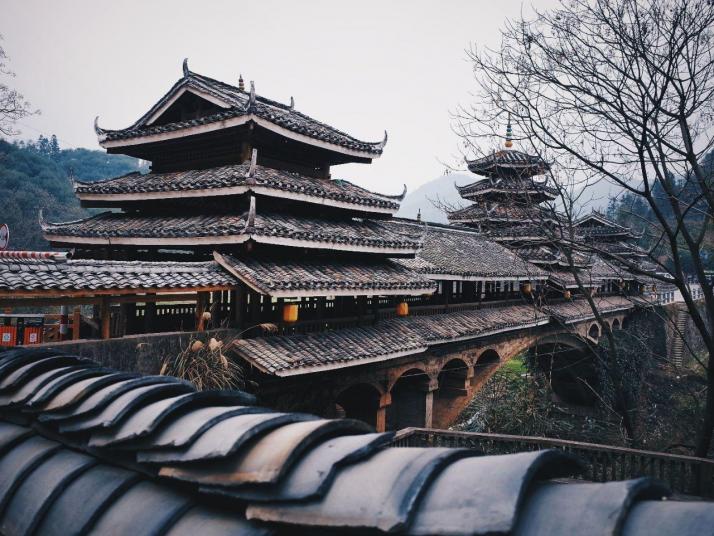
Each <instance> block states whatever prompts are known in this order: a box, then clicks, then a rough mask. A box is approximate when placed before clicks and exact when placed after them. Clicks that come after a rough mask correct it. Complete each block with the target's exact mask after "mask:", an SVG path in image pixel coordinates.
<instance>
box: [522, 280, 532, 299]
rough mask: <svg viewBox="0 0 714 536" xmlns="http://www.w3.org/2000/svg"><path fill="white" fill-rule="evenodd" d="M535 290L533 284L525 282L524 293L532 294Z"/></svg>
mask: <svg viewBox="0 0 714 536" xmlns="http://www.w3.org/2000/svg"><path fill="white" fill-rule="evenodd" d="M531 292H533V286H532V285H531V284H530V283H523V294H526V295H528V296H530V294H531Z"/></svg>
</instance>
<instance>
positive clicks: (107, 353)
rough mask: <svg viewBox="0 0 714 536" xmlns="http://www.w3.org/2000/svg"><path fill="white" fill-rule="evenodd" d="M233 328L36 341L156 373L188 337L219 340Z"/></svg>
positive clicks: (114, 365)
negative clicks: (93, 338) (91, 338)
mask: <svg viewBox="0 0 714 536" xmlns="http://www.w3.org/2000/svg"><path fill="white" fill-rule="evenodd" d="M232 336H234V331H233V330H228V329H218V330H212V331H206V332H201V333H198V332H191V331H176V332H172V333H150V334H143V335H127V336H125V337H121V338H117V339H106V340H78V341H63V342H54V343H46V344H42V345H38V347H40V346H41V347H45V348H55V349H58V350H62V351H64V352H67V353H69V354H74V355H79V356H82V357H87V358H89V359H93V360H94V361H97V362H98V363H101V364H102V365H104V366H106V367H111V368H115V369H118V370H123V371H126V372H139V373H141V374H158V373H159V370H160V369H161V363H162V362H163V360H164V359H165V358H166V357H168V356H175V355H178V354H179V353H180V352H181V351H182V350H184V349H185V348H186V347H187V346H188V345H189V342H190V341H191V339H199V340H202V341H204V342H206V341H208V339H210V338H211V337H215V338H217V339H219V340H226V339H230V338H232Z"/></svg>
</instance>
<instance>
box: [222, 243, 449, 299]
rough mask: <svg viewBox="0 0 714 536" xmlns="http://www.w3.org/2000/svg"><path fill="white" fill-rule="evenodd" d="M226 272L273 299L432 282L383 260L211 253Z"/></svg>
mask: <svg viewBox="0 0 714 536" xmlns="http://www.w3.org/2000/svg"><path fill="white" fill-rule="evenodd" d="M214 258H215V259H216V261H218V263H219V264H220V265H221V266H223V267H224V268H225V269H226V270H227V271H228V272H230V273H231V274H233V275H234V276H235V277H236V278H237V279H240V280H241V281H243V282H244V283H246V284H247V285H248V286H249V287H251V288H253V289H254V290H256V291H257V292H260V293H261V294H267V295H268V296H273V297H276V298H289V297H297V296H338V295H349V296H356V295H373V294H380V295H387V294H399V295H412V296H414V295H420V294H430V293H432V292H434V291H435V290H436V284H435V283H434V282H433V281H432V280H431V279H428V278H426V277H424V276H422V275H420V274H418V273H416V272H414V271H412V270H409V269H408V268H405V267H403V266H401V265H399V264H397V263H395V262H392V261H390V260H386V259H382V260H380V259H375V260H370V259H363V260H360V259H344V258H335V257H334V256H333V255H330V256H328V257H322V258H316V257H314V256H312V257H309V258H302V259H285V258H281V259H278V258H273V259H271V258H256V257H254V256H251V257H248V258H240V259H239V258H236V257H234V256H231V255H228V254H219V253H214Z"/></svg>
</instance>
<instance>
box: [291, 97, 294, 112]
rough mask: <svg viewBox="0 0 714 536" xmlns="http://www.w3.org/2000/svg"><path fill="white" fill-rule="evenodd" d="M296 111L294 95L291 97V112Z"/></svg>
mask: <svg viewBox="0 0 714 536" xmlns="http://www.w3.org/2000/svg"><path fill="white" fill-rule="evenodd" d="M294 109H295V99H294V98H293V96H292V95H290V111H293V110H294Z"/></svg>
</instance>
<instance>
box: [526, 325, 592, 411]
mask: <svg viewBox="0 0 714 536" xmlns="http://www.w3.org/2000/svg"><path fill="white" fill-rule="evenodd" d="M593 325H594V326H596V327H597V324H593ZM598 331H599V330H598ZM529 354H530V360H531V362H532V363H534V364H535V366H537V367H538V368H539V369H540V371H541V372H543V373H544V374H545V375H546V377H547V378H548V380H549V383H550V386H551V388H552V389H553V394H554V395H555V396H556V397H557V398H558V399H560V400H561V401H562V402H565V403H569V404H574V405H580V406H591V405H593V404H594V403H595V401H596V400H597V386H598V372H597V370H598V369H597V357H596V355H595V352H594V345H593V344H592V343H590V342H588V340H586V339H583V338H581V337H578V336H576V335H572V334H565V335H563V334H561V335H552V336H548V337H544V338H543V339H540V340H539V341H537V342H536V344H534V345H533V346H532V347H531V348H530V349H529Z"/></svg>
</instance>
